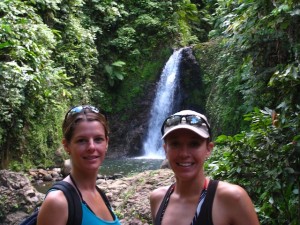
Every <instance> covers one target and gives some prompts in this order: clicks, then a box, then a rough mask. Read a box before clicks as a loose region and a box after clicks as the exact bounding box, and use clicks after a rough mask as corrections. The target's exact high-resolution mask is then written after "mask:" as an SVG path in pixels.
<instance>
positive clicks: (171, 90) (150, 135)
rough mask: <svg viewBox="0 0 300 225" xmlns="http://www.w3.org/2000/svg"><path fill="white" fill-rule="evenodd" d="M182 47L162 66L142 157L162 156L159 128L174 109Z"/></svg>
mask: <svg viewBox="0 0 300 225" xmlns="http://www.w3.org/2000/svg"><path fill="white" fill-rule="evenodd" d="M182 50H183V48H181V49H179V50H176V51H174V52H173V54H172V55H171V56H170V58H169V60H168V61H167V63H166V64H165V66H164V69H163V71H162V73H161V77H160V80H159V83H158V86H157V90H156V96H155V98H154V101H153V104H152V107H151V112H150V118H149V122H148V131H147V133H146V138H145V141H144V143H143V152H144V157H147V158H164V156H165V154H164V150H163V147H162V140H161V132H160V128H161V125H162V123H163V121H164V120H165V118H166V117H167V116H169V115H170V114H171V113H173V112H174V110H176V109H175V108H176V103H177V102H178V101H176V100H177V99H176V98H178V100H179V97H178V96H177V94H176V93H178V92H179V91H178V88H179V85H178V81H179V79H178V77H179V76H178V75H179V65H180V61H181V52H182Z"/></svg>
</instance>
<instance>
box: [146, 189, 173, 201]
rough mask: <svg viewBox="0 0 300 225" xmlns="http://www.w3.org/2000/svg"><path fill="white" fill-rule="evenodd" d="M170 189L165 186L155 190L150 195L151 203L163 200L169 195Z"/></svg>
mask: <svg viewBox="0 0 300 225" xmlns="http://www.w3.org/2000/svg"><path fill="white" fill-rule="evenodd" d="M168 189H169V186H164V187H159V188H157V189H155V190H153V191H152V192H151V193H150V201H151V200H159V199H161V198H163V197H164V196H165V194H166V193H167V191H168Z"/></svg>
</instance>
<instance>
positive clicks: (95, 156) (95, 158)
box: [84, 156, 98, 159]
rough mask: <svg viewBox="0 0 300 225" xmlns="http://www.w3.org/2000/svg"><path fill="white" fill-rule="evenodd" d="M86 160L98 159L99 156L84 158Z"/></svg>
mask: <svg viewBox="0 0 300 225" xmlns="http://www.w3.org/2000/svg"><path fill="white" fill-rule="evenodd" d="M84 158H85V159H96V158H98V156H89V157H84Z"/></svg>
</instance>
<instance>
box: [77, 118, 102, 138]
mask: <svg viewBox="0 0 300 225" xmlns="http://www.w3.org/2000/svg"><path fill="white" fill-rule="evenodd" d="M92 132H93V133H95V132H98V133H104V132H105V129H104V126H103V125H102V123H100V122H99V121H97V120H93V121H88V120H84V121H80V122H78V123H77V124H76V126H75V128H74V134H75V135H80V134H83V133H92Z"/></svg>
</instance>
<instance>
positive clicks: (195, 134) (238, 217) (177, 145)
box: [150, 110, 259, 225]
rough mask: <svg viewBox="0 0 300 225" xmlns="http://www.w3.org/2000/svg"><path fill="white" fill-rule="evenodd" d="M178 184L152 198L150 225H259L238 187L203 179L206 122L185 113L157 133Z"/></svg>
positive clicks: (207, 141) (197, 115) (209, 144)
mask: <svg viewBox="0 0 300 225" xmlns="http://www.w3.org/2000/svg"><path fill="white" fill-rule="evenodd" d="M161 132H162V139H163V140H164V145H163V146H164V149H165V153H166V158H167V159H168V161H169V165H170V167H171V169H172V170H173V172H174V174H175V179H176V182H175V183H174V184H172V185H171V186H169V187H160V188H158V189H156V190H154V191H153V192H152V193H151V194H150V205H151V214H152V219H153V223H154V225H160V224H161V225H190V224H191V225H192V224H201V225H257V224H259V221H258V218H257V214H256V212H255V210H254V206H253V203H252V201H251V199H250V197H249V196H248V194H247V192H246V191H245V190H244V189H243V188H242V187H240V186H238V185H234V184H230V183H227V182H223V181H217V180H212V179H210V178H208V177H206V176H205V172H204V162H205V160H206V159H207V158H208V157H209V156H210V154H211V152H212V150H213V147H214V144H213V142H212V140H211V130H210V125H209V123H208V121H207V119H206V117H205V116H204V115H202V114H200V113H198V112H195V111H191V110H183V111H180V112H178V113H175V114H173V115H171V116H170V117H168V118H167V119H166V120H165V121H164V123H163V125H162V128H161Z"/></svg>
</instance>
